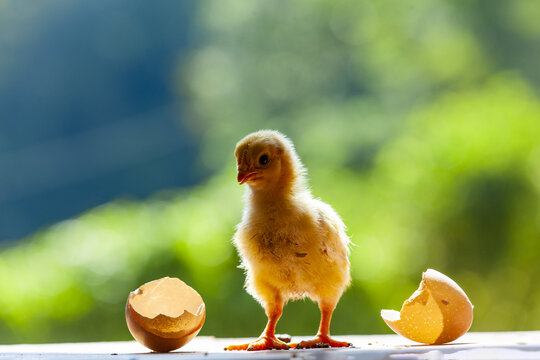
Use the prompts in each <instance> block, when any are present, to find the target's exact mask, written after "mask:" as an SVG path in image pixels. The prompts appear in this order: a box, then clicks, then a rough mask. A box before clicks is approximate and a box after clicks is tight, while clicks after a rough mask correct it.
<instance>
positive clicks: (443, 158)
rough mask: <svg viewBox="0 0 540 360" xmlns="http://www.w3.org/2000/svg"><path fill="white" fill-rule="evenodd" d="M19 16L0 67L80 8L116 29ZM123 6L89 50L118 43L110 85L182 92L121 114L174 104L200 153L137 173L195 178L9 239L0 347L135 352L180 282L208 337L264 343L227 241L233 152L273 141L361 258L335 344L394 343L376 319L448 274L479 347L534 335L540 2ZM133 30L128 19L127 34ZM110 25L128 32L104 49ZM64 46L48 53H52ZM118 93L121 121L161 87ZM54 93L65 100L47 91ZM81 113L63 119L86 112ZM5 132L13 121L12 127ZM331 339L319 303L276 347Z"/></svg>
mask: <svg viewBox="0 0 540 360" xmlns="http://www.w3.org/2000/svg"><path fill="white" fill-rule="evenodd" d="M17 3H18V2H17V1H14V0H13V1H9V0H7V1H6V0H4V1H1V2H0V24H1V25H0V27H2V28H3V29H2V34H3V35H2V36H1V37H0V39H1V40H2V42H1V43H0V45H1V46H3V49H6V48H8V47H10V48H14V47H15V48H16V46H17V44H18V43H19V42H20V41H22V40H21V39H24V36H30V35H28V34H29V33H32V29H35V28H36V27H37V26H38V25H39V26H43V23H45V24H51V25H50V26H54V24H57V22H58V21H59V20H58V19H59V18H62V19H63V21H64V23H65V24H64V25H65V27H64V28H62V29H63V30H62V31H68V32H69V27H70V26H75V25H74V23H76V21H75V20H76V19H78V18H83V17H85V16H89V15H88V13H87V12H85V11H83V10H84V7H85V6H86V7H88V8H91V9H94V10H95V11H94V12H93V13H91V14H94V15H93V16H94V18H95V19H100V17H101V16H103V18H105V19H109V20H110V16H111V13H112V11H108V10H109V9H108V7H110V6H112V5H106V4H110V3H107V2H105V1H103V2H97V4H98V5H92V2H90V1H86V2H85V1H82V2H76V3H73V2H70V1H60V0H58V1H52V0H50V1H44V2H43V4H45V5H35V4H34V5H28V4H29V3H27V5H25V6H22V5H21V4H20V2H19V4H17ZM111 3H113V2H111ZM40 4H41V3H40ZM118 4H120V5H118ZM185 4H189V6H188V5H185ZM115 6H116V8H115V9H114V14H116V15H115V16H116V18H114V17H113V18H112V20H110V21H108V22H107V21H97V20H96V22H95V23H92V22H89V23H88V24H87V25H88V28H89V29H91V30H89V31H90V33H93V32H97V33H99V34H101V35H100V36H101V37H102V38H106V39H108V38H112V39H116V40H115V41H116V42H115V41H112V45H111V44H110V43H111V42H109V43H106V45H107V44H108V45H107V46H109V47H107V46H105V50H103V51H105V52H106V53H107V54H109V53H112V54H113V55H114V56H113V55H111V56H110V57H109V58H107V59H108V60H107V61H109V62H104V64H110V61H113V62H114V64H113V65H111V66H109V68H107V69H108V70H107V71H108V72H104V74H118V73H119V72H121V71H125V69H126V64H130V61H132V59H133V58H134V57H137V56H138V57H140V58H143V59H146V60H145V61H146V62H145V64H147V65H146V66H148V69H154V68H159V69H166V70H163V71H162V73H160V74H161V75H160V76H162V78H163V79H165V80H164V82H166V83H167V89H168V90H169V93H167V94H165V93H164V94H163V95H160V96H157V95H156V92H155V91H149V92H148V93H146V95H145V96H141V97H139V98H137V97H135V98H130V99H131V100H130V102H125V106H126V108H128V109H129V108H136V107H137V106H139V105H140V104H141V103H144V102H145V101H147V102H148V101H150V100H148V99H149V98H151V99H153V98H152V97H151V96H155V98H156V99H162V98H165V97H170V99H169V100H168V103H173V104H176V102H178V103H180V104H181V106H179V107H180V108H181V111H180V112H179V113H180V114H181V116H180V115H178V116H176V115H172V118H173V121H175V122H176V123H177V124H178V129H180V130H178V131H179V132H181V133H182V134H183V135H182V136H183V139H185V140H184V142H189V143H191V144H195V145H193V149H196V150H193V151H192V152H186V151H185V150H183V149H180V150H178V153H179V154H181V156H184V157H186V158H187V159H188V160H189V161H188V162H183V163H178V164H177V165H175V163H174V161H173V163H172V165H167V166H164V167H163V170H160V168H158V169H151V170H147V171H146V170H145V172H147V173H158V175H159V172H160V171H168V170H167V169H170V168H171V167H173V168H175V169H177V170H178V171H179V173H180V174H182V176H184V177H183V178H182V179H184V178H186V177H189V176H192V178H191V179H192V181H186V182H183V183H182V182H181V181H180V180H178V181H176V180H175V181H171V182H170V183H165V184H161V185H160V186H159V187H158V189H157V190H153V191H152V192H151V194H142V195H141V196H130V194H129V192H127V194H123V193H120V194H119V195H117V196H116V195H115V196H112V199H107V201H101V202H100V204H101V205H99V206H97V207H92V206H89V208H88V210H87V211H84V212H83V213H81V214H79V215H70V216H65V219H64V220H62V221H58V222H56V223H53V224H50V225H47V226H41V227H40V229H39V230H37V231H35V232H33V233H32V234H30V235H25V236H22V239H20V240H16V239H12V241H4V242H2V243H0V246H1V248H0V249H1V252H0V342H1V343H16V342H65V341H93V340H128V339H130V338H131V336H130V334H129V332H128V330H127V328H126V325H125V320H124V305H125V300H126V298H127V295H128V293H129V291H131V290H134V289H135V288H137V287H138V286H139V285H141V284H143V283H144V282H147V281H151V280H154V279H157V278H160V277H163V276H167V275H168V276H176V277H179V278H181V279H183V280H184V281H185V282H186V283H188V284H189V285H191V286H192V287H194V288H195V289H197V290H198V291H199V293H200V294H201V295H202V297H203V299H204V300H205V303H206V306H207V320H206V323H205V325H204V327H203V330H202V332H201V335H214V336H219V337H235V336H256V335H258V334H259V333H260V331H261V330H262V328H263V327H264V324H265V316H264V312H263V310H262V308H261V307H260V306H259V305H258V304H257V303H256V302H255V300H254V299H252V298H251V297H250V296H249V295H248V294H247V293H246V292H245V291H244V290H243V281H244V275H243V273H242V271H241V270H240V269H238V268H237V265H238V263H239V259H238V256H237V255H236V252H235V250H234V248H233V246H232V243H231V241H230V240H231V237H232V235H233V233H234V228H235V225H236V224H237V223H238V222H239V220H240V216H241V211H242V191H243V189H242V188H241V187H239V186H238V185H237V183H236V180H235V162H234V157H233V150H234V145H235V143H236V141H238V140H239V139H240V138H242V137H243V136H244V135H246V134H247V133H249V132H251V131H255V130H258V129H260V128H272V129H278V130H280V131H282V132H284V133H286V134H288V135H289V136H290V137H291V138H292V140H293V141H294V142H295V144H296V147H297V149H298V152H299V154H300V156H301V158H302V159H303V161H304V163H305V165H306V166H307V168H308V172H309V178H310V185H311V187H312V190H313V193H314V195H315V196H317V197H321V198H322V199H323V200H324V201H326V202H328V203H329V204H331V205H332V206H333V207H334V208H335V209H336V210H337V211H338V212H339V213H340V214H341V216H342V217H343V219H344V221H345V223H346V224H347V226H348V228H349V230H348V233H349V235H350V236H351V239H352V241H353V243H354V244H355V245H354V246H353V247H352V249H351V262H352V274H353V278H354V281H353V283H352V285H351V287H350V288H349V289H348V290H347V292H346V293H345V294H344V296H343V297H342V299H341V301H340V303H339V305H338V308H337V309H336V312H335V315H334V320H333V323H332V332H333V333H334V334H372V333H390V330H389V329H388V328H387V326H386V325H385V324H384V322H383V321H382V320H381V319H380V316H379V311H380V310H381V309H383V308H393V309H397V310H399V308H400V307H401V304H402V302H403V301H404V300H405V299H406V298H407V297H408V296H409V295H410V294H411V293H412V292H413V291H414V290H415V289H416V287H417V286H418V283H419V281H420V277H421V272H422V271H424V270H425V269H427V268H434V269H436V270H439V271H441V272H443V273H445V274H447V275H448V276H450V277H451V278H453V279H454V280H455V281H456V282H457V283H458V284H460V285H461V287H462V288H463V289H464V290H465V292H466V293H467V294H468V296H469V298H470V299H471V301H472V303H473V304H474V305H475V319H474V323H473V326H472V330H473V331H499V330H538V329H540V282H539V281H538V280H537V279H538V278H539V277H540V207H539V205H540V97H539V93H538V92H539V89H540V66H539V64H540V22H539V21H538V19H539V18H540V3H538V2H536V1H533V0H517V1H487V0H486V1H442V0H439V1H424V0H420V1H419V0H406V1H403V0H395V1H393V0H382V1H377V2H372V1H367V0H365V1H364V0H362V1H360V0H347V1H330V0H316V1H313V0H309V1H308V0H298V1H262V0H259V1H220V0H215V1H206V0H205V1H197V2H195V1H193V2H185V3H184V5H182V6H180V5H172V2H166V1H165V2H164V1H157V2H156V4H154V2H152V4H150V3H146V4H144V3H141V2H133V3H132V2H126V1H123V2H122V1H118V2H117V3H116V5H115ZM77 7H83V10H80V9H78V8H77ZM101 7H103V9H102V8H101ZM148 7H152V8H151V10H149V9H148ZM66 8H68V9H71V10H70V11H67V10H65V9H66ZM134 8H135V9H137V10H136V11H135V12H134V10H133V9H134ZM73 9H75V10H73ZM128 9H131V10H128ZM61 10H63V11H64V13H62V12H61ZM130 11H131V12H130ZM126 13H127V14H128V15H129V14H131V17H129V19H130V21H129V22H126V21H124V22H119V20H118V19H124V18H123V17H122V16H124V15H126ZM58 14H63V15H62V16H63V17H61V16H60V15H58ZM133 14H135V15H136V16H135V15H133ZM156 14H157V15H156ZM14 15H17V16H19V18H17V17H14ZM158 15H159V16H158ZM77 16H78V17H77ZM21 18H23V19H24V21H26V23H25V24H26V25H25V26H21V25H20V23H19V22H18V21H17V19H21ZM8 19H11V21H3V20H8ZM13 19H15V20H13ZM51 19H52V20H51ZM70 19H71V22H70V21H68V20H70ZM73 19H75V20H73ZM163 19H166V20H167V21H166V22H165V21H163ZM124 20H125V19H124ZM47 21H48V22H47ZM164 23H166V24H167V26H164V25H163V24H164ZM103 24H106V25H107V24H109V25H110V24H114V26H113V27H112V31H110V32H108V31H109V30H110V28H104V27H105V26H106V25H103ZM126 24H128V25H126ZM32 26H35V27H34V28H32ZM110 26H112V25H110ZM156 26H157V29H161V30H159V31H157V30H156V31H154V30H155V29H156ZM160 26H161V27H160ZM126 29H128V30H129V31H128V30H126ZM152 29H154V30H152ZM7 30H10V31H8V32H6V31H7ZM175 31H178V33H175ZM25 34H26V35H25ZM104 34H105V35H104ZM141 34H142V35H141ZM145 34H146V35H145ZM143 35H145V36H143ZM118 36H119V38H117V37H118ZM175 36H181V37H183V38H185V39H187V40H185V41H183V42H181V41H176V40H174V39H176V38H175ZM134 37H135V38H137V40H136V41H135V40H134V39H133V38H134ZM141 38H142V39H144V41H146V43H144V42H143V40H141ZM171 38H172V39H173V40H171V41H169V42H167V44H171V45H170V49H169V48H167V49H169V50H167V51H162V52H161V53H162V54H165V57H166V59H167V61H166V62H159V61H154V60H152V58H151V56H152V54H153V53H156V52H157V51H158V50H159V49H161V48H159V47H158V45H156V44H161V43H165V41H166V40H164V39H171ZM58 41H60V40H58ZM73 41H74V43H79V41H77V39H74V40H73ZM53 43H54V39H53ZM53 43H46V44H41V45H40V46H42V48H41V49H42V51H43V52H45V53H46V52H47V51H48V50H47V49H48V48H49V47H51V46H54V45H53ZM141 43H144V44H146V47H143V50H140V47H137V46H138V45H137V44H141ZM6 44H7V45H6ZM115 44H116V45H115ZM126 44H128V45H129V46H127V45H126ZM133 44H135V45H133ZM182 44H184V45H182ZM185 44H188V45H185ZM8 45H9V46H8ZM87 46H89V45H88V44H85V43H84V42H83V43H82V48H87ZM152 46H154V47H155V48H154V47H152ZM3 54H6V53H5V52H3ZM17 54H18V55H17V56H19V57H20V58H24V57H25V53H24V52H19V53H17ZM66 54H71V55H72V54H73V51H72V50H71V49H70V48H68V49H67V50H66ZM38 57H39V54H38ZM79 57H80V59H78V60H76V61H82V62H83V63H84V61H88V57H87V56H86V55H84V54H83V55H81V54H79ZM17 59H18V58H17V57H12V58H10V57H8V56H7V55H4V56H3V57H2V56H0V91H1V90H2V89H3V88H2V86H3V87H4V90H5V91H6V92H7V91H11V90H10V89H12V88H9V87H6V85H5V84H6V82H5V81H6V80H5V79H6V78H8V77H9V71H7V70H6V69H8V70H9V69H10V67H9V64H10V62H12V63H15V62H16V61H17ZM68 59H69V57H68ZM111 59H112V60H111ZM45 60H46V57H45ZM66 61H67V60H66ZM88 62H89V61H88ZM38 63H39V60H36V64H38ZM6 64H7V65H6ZM92 64H93V65H92V66H98V65H99V66H105V65H103V64H101V65H100V64H98V65H95V63H94V62H92ZM36 66H37V65H36ZM88 66H90V65H88ZM60 68H61V69H63V68H62V67H60ZM84 69H86V67H85V66H83V67H82V68H81V71H83V72H84ZM134 69H135V70H133V71H134V74H136V75H137V76H139V75H141V74H145V72H144V71H142V70H140V68H136V67H135V68H134ZM148 69H147V70H146V71H150V70H148ZM62 71H63V70H62ZM112 76H113V75H110V76H108V75H107V76H104V79H105V78H106V79H107V81H108V82H105V83H106V84H109V83H110V84H116V85H118V84H123V85H122V86H124V88H122V87H121V86H120V85H118V87H117V88H115V89H113V90H109V92H105V93H104V95H102V96H103V97H106V98H107V99H112V100H110V102H111V104H112V105H110V106H111V108H115V109H116V108H117V107H114V106H115V104H118V103H122V104H124V103H123V102H122V101H124V100H125V98H122V97H119V98H118V99H117V98H115V97H114V96H117V97H118V96H119V95H118V94H123V91H128V90H125V89H131V88H132V87H136V88H143V89H144V88H145V89H147V88H148V84H147V83H144V82H141V83H136V82H135V84H133V83H130V82H128V83H125V81H126V79H125V78H124V77H120V76H119V77H118V78H116V77H112ZM141 76H142V75H141ZM111 79H112V80H111ZM49 81H50V86H51V89H53V90H51V91H54V84H55V79H54V77H53V78H52V79H49ZM81 81H82V82H83V84H82V85H80V89H79V88H75V89H70V88H69V87H68V88H67V90H65V89H64V90H65V91H64V92H65V93H66V94H71V93H77V91H79V90H80V91H86V90H85V87H84V81H92V79H90V77H89V78H88V79H85V78H84V77H83V78H82V79H81ZM104 81H105V80H104ZM123 81H124V82H123ZM2 82H4V84H3V85H2ZM36 84H37V81H36ZM36 84H34V83H32V82H31V81H30V82H28V83H25V84H23V85H24V86H25V88H34V87H35V86H38V85H39V84H37V85H36ZM6 89H7V90H6ZM104 89H110V87H109V85H107V86H106V87H105V88H104ZM122 89H124V90H122ZM23 90H24V89H23ZM21 91H22V90H21ZM103 91H106V90H103ZM23 92H24V91H23ZM101 93H102V91H101V90H100V91H97V92H96V94H98V95H99V94H101ZM171 94H172V95H171ZM98 95H96V99H97V96H98ZM158 95H159V94H158ZM70 96H71V97H68V96H67V95H66V96H65V97H64V98H59V104H60V105H58V106H60V107H62V104H64V106H68V105H67V103H72V102H77V101H82V99H79V98H75V100H74V99H73V97H74V96H75V95H70ZM94 100H95V99H94V98H92V97H90V98H87V97H85V98H84V101H86V103H85V104H86V105H85V106H86V107H87V108H88V109H93V108H94V106H93V103H92V101H94ZM45 101H46V100H45ZM152 101H154V100H152ZM158 102H159V101H158V100H155V103H158ZM71 106H74V105H72V104H71ZM4 110H5V108H4ZM140 111H141V112H143V111H146V110H145V109H141V110H140ZM84 113H85V114H87V113H88V111H85V112H84ZM67 114H68V115H69V112H68V113H67ZM122 116H123V115H122ZM94 117H96V118H97V117H99V116H98V115H95V116H94ZM111 117H116V115H115V114H114V113H113V114H111ZM155 117H158V118H159V114H158V115H156V116H155ZM12 120H13V119H12V118H11V114H10V113H7V112H6V113H4V114H3V115H2V119H1V121H2V122H5V124H7V123H8V122H10V121H12ZM105 120H107V119H105ZM105 120H104V121H105ZM72 121H74V122H76V121H77V119H72ZM156 121H157V120H156ZM42 126H46V125H43V124H42ZM0 140H2V139H1V138H0ZM119 146H121V145H119ZM141 156H142V155H141ZM181 156H180V155H179V157H181ZM173 160H174V159H173ZM149 161H150V162H152V159H150V160H149ZM186 161H187V160H186ZM1 171H3V172H4V171H5V169H4V170H1ZM192 174H197V176H194V175H192ZM124 175H126V174H124ZM128 175H129V174H128ZM128 175H126V176H128ZM28 176H30V175H28ZM33 176H36V177H39V174H33ZM127 179H128V180H127V183H129V184H131V183H137V182H138V181H139V180H138V179H139V177H138V176H131V177H130V176H128V177H127ZM111 181H112V180H111ZM126 186H128V185H126ZM4 190H5V189H4ZM6 191H7V190H6ZM60 191H61V190H60ZM70 196H71V197H77V196H78V195H77V193H76V192H75V193H74V194H72V195H70ZM81 196H82V195H81ZM109 200H110V201H109ZM60 201H63V200H60ZM66 201H67V200H66ZM52 205H53V204H52V202H51V206H52ZM3 211H5V212H3V213H2V214H0V215H1V216H8V215H9V214H8V211H7V210H3ZM318 321H319V313H318V310H317V307H316V305H315V304H313V303H312V302H310V301H299V302H295V303H290V304H288V305H287V306H286V308H285V313H284V316H283V318H282V319H281V320H280V322H279V324H278V331H279V332H287V333H290V334H292V335H309V334H314V333H315V331H316V327H317V324H318Z"/></svg>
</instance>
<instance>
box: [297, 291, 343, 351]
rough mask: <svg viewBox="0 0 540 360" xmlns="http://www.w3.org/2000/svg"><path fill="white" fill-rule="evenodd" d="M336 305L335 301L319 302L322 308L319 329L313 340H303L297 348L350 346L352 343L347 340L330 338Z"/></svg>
mask: <svg viewBox="0 0 540 360" xmlns="http://www.w3.org/2000/svg"><path fill="white" fill-rule="evenodd" d="M335 307H336V303H335V302H325V301H321V302H319V309H320V310H321V323H320V325H319V331H318V332H317V335H316V336H315V338H313V339H312V340H308V341H301V342H300V343H298V345H296V348H297V349H308V348H316V347H349V346H352V344H351V343H348V342H346V341H337V340H334V339H332V338H330V320H331V319H332V313H333V312H334V309H335Z"/></svg>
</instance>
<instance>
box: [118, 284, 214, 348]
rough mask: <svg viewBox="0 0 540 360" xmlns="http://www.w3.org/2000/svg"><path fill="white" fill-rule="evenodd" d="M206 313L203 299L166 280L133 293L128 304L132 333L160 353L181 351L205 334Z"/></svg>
mask: <svg viewBox="0 0 540 360" xmlns="http://www.w3.org/2000/svg"><path fill="white" fill-rule="evenodd" d="M205 316H206V312H205V305H204V302H203V299H202V298H201V296H200V295H199V293H197V291H195V290H194V289H192V288H191V287H189V286H188V285H186V284H185V283H184V282H183V281H182V280H180V279H178V278H170V277H164V278H162V279H158V280H154V281H151V282H149V283H146V284H144V285H142V286H141V287H139V288H138V289H137V290H135V291H132V292H131V293H130V294H129V296H128V300H127V303H126V322H127V325H128V328H129V331H130V332H131V334H132V335H133V337H134V338H135V340H137V341H138V342H140V343H141V344H143V345H144V346H146V347H147V348H149V349H151V350H154V351H157V352H168V351H172V350H175V349H178V348H180V347H182V346H184V345H185V344H187V343H188V342H189V341H191V340H192V339H193V338H194V337H195V336H196V335H197V334H198V333H199V331H200V330H201V328H202V326H203V324H204V320H205Z"/></svg>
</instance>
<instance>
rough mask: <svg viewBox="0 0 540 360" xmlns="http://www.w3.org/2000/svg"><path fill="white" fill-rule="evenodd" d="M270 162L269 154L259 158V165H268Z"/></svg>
mask: <svg viewBox="0 0 540 360" xmlns="http://www.w3.org/2000/svg"><path fill="white" fill-rule="evenodd" d="M269 160H270V159H269V158H268V154H263V155H261V157H260V158H259V164H260V165H266V164H268V161H269Z"/></svg>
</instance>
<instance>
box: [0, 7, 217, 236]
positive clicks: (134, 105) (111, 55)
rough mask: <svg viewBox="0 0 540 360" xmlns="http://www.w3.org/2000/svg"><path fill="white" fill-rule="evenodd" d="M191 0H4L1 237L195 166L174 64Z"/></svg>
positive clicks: (155, 186) (175, 183)
mask: <svg viewBox="0 0 540 360" xmlns="http://www.w3.org/2000/svg"><path fill="white" fill-rule="evenodd" d="M193 9H194V4H193V2H190V1H182V2H178V3H176V2H171V1H159V0H158V1H154V2H152V5H151V6H148V3H146V2H144V1H113V2H107V1H80V2H72V1H43V2H31V3H20V2H11V1H8V2H5V3H4V4H3V8H1V13H0V23H1V24H3V25H0V28H1V29H2V31H1V32H0V40H3V41H0V53H1V54H2V55H1V59H2V61H1V62H0V74H1V81H0V119H1V121H0V173H1V175H0V214H1V216H0V241H4V240H13V239H17V238H21V237H24V236H26V235H28V234H30V233H32V232H33V231H36V230H37V229H39V228H41V227H43V226H46V225H49V224H52V223H54V222H56V221H59V220H62V219H65V218H69V217H72V216H75V215H77V214H79V213H81V212H83V211H85V210H86V209H89V208H92V207H95V206H98V205H101V204H103V203H106V202H108V201H110V200H112V199H115V198H118V197H126V196H127V197H133V198H139V199H142V198H145V197H147V196H148V195H150V194H152V193H154V192H156V191H157V190H160V189H167V188H178V187H187V186H191V185H194V184H195V183H197V182H198V181H199V180H200V179H201V178H202V177H204V176H205V175H207V174H205V173H204V171H202V169H201V168H200V167H199V168H198V171H197V169H196V166H195V162H196V158H197V154H198V151H199V147H200V145H199V144H198V142H197V141H196V140H194V139H193V137H192V136H190V134H189V132H188V131H187V129H186V127H185V126H184V125H183V121H182V117H183V116H185V114H183V113H182V110H183V108H184V103H183V99H182V98H180V97H178V96H177V94H176V92H175V84H174V77H173V74H174V72H175V69H176V66H177V62H178V61H179V60H181V59H182V55H183V54H185V53H186V52H187V51H189V49H190V48H191V47H192V46H193V43H192V39H191V38H190V34H191V32H192V27H193V24H192V19H193V15H192V14H193Z"/></svg>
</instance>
